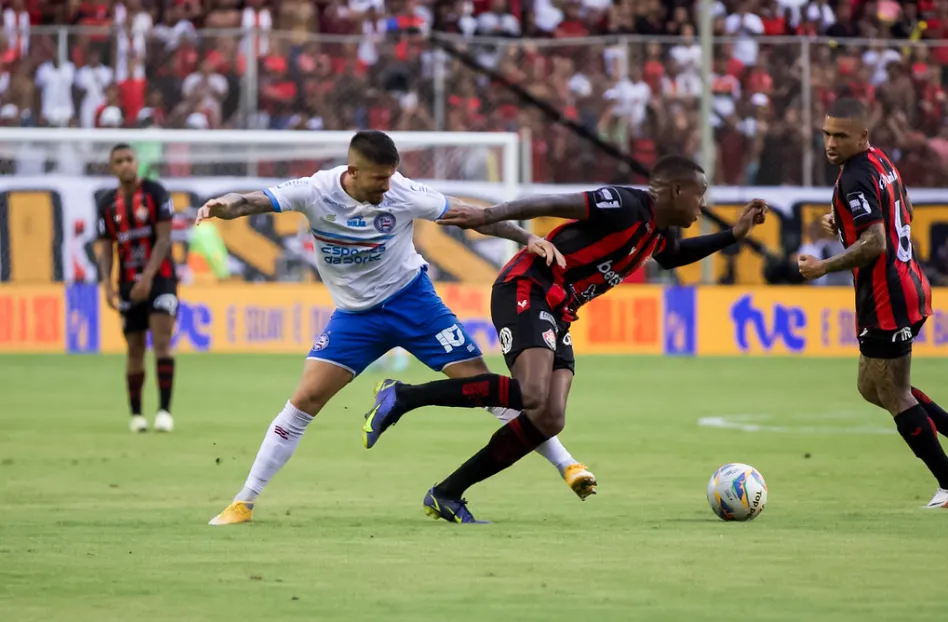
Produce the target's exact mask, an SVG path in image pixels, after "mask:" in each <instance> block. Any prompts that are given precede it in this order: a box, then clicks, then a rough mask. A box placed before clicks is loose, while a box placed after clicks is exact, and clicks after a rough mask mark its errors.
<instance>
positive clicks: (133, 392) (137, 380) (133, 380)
mask: <svg viewBox="0 0 948 622" xmlns="http://www.w3.org/2000/svg"><path fill="white" fill-rule="evenodd" d="M125 382H126V384H127V386H128V405H129V408H131V411H132V414H133V415H140V414H142V385H143V384H145V372H143V371H139V372H126V374H125Z"/></svg>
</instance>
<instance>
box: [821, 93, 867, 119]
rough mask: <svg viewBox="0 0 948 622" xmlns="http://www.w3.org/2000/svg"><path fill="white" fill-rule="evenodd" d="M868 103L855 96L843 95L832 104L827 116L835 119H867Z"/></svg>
mask: <svg viewBox="0 0 948 622" xmlns="http://www.w3.org/2000/svg"><path fill="white" fill-rule="evenodd" d="M867 114H868V110H866V105H865V104H864V103H862V102H861V101H859V100H858V99H856V98H854V97H842V98H840V99H837V100H836V101H834V102H833V103H832V104H830V107H829V110H827V111H826V116H828V117H833V118H835V119H865V118H866V115H867Z"/></svg>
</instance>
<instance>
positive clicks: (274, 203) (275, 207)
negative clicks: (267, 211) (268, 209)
mask: <svg viewBox="0 0 948 622" xmlns="http://www.w3.org/2000/svg"><path fill="white" fill-rule="evenodd" d="M263 193H264V194H265V195H267V198H268V199H270V205H271V206H272V207H273V211H274V212H282V211H283V210H281V209H280V202H279V201H277V198H276V196H274V194H273V193H272V192H270V189H269V188H266V189H265V190H264V191H263Z"/></svg>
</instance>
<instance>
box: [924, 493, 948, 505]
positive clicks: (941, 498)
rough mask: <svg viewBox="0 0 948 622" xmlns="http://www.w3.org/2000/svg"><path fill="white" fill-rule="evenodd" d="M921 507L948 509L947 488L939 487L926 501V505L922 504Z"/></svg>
mask: <svg viewBox="0 0 948 622" xmlns="http://www.w3.org/2000/svg"><path fill="white" fill-rule="evenodd" d="M922 507H923V508H924V509H926V510H940V509H946V510H948V490H945V489H944V488H939V489H938V492H936V493H935V496H934V497H932V500H931V501H929V502H928V505H923V506H922Z"/></svg>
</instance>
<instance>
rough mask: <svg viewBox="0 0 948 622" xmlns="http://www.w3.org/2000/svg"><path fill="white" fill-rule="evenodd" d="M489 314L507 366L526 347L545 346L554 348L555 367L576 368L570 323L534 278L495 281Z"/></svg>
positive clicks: (549, 348)
mask: <svg viewBox="0 0 948 622" xmlns="http://www.w3.org/2000/svg"><path fill="white" fill-rule="evenodd" d="M490 317H491V320H492V321H493V322H494V328H496V329H497V336H498V337H499V339H500V350H501V352H503V354H504V360H505V361H506V362H507V367H508V368H510V369H513V364H514V361H516V360H517V357H518V356H519V355H520V353H521V352H523V351H524V350H529V349H530V348H546V349H548V350H553V352H554V355H553V370H554V371H555V370H557V369H568V370H570V371H571V372H573V373H575V372H576V359H575V358H573V339H572V337H570V334H569V324H568V323H566V322H564V321H562V319H560V318H559V317H558V316H557V315H556V314H555V313H553V309H551V308H550V305H549V303H548V302H547V301H546V296H545V295H544V293H543V289H542V288H541V287H540V286H539V285H537V284H536V283H534V282H533V281H530V280H529V279H523V278H521V279H515V280H513V281H510V282H508V283H497V284H495V285H494V288H493V290H492V291H491V296H490Z"/></svg>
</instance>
